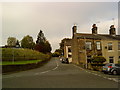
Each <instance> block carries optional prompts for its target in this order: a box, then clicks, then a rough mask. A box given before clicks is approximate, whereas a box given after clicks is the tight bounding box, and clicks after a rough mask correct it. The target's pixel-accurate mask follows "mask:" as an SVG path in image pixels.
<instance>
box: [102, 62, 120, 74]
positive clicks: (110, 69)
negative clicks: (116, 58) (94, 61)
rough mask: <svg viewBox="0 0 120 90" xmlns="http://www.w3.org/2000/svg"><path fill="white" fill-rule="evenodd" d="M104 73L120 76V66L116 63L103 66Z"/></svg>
mask: <svg viewBox="0 0 120 90" xmlns="http://www.w3.org/2000/svg"><path fill="white" fill-rule="evenodd" d="M102 71H103V72H104V73H108V74H114V75H116V74H120V64H114V63H108V64H106V65H105V66H103V70H102Z"/></svg>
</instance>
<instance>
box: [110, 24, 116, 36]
mask: <svg viewBox="0 0 120 90" xmlns="http://www.w3.org/2000/svg"><path fill="white" fill-rule="evenodd" d="M109 34H110V35H113V36H115V35H116V30H115V27H114V25H111V26H110V30H109Z"/></svg>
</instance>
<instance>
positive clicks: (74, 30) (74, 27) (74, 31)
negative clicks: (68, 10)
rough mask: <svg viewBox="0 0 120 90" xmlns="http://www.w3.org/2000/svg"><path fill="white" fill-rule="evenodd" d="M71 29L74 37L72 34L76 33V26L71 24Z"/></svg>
mask: <svg viewBox="0 0 120 90" xmlns="http://www.w3.org/2000/svg"><path fill="white" fill-rule="evenodd" d="M72 31H73V37H74V34H76V33H77V26H76V25H74V26H73V28H72Z"/></svg>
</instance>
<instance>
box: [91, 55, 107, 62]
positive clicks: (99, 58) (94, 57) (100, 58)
mask: <svg viewBox="0 0 120 90" xmlns="http://www.w3.org/2000/svg"><path fill="white" fill-rule="evenodd" d="M105 61H106V59H105V58H104V57H102V56H93V58H91V62H93V63H103V62H105Z"/></svg>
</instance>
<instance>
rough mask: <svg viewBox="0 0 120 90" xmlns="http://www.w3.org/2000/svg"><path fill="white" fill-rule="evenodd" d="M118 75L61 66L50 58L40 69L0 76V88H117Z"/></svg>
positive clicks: (57, 60) (68, 65) (57, 61)
mask: <svg viewBox="0 0 120 90" xmlns="http://www.w3.org/2000/svg"><path fill="white" fill-rule="evenodd" d="M118 77H119V76H118V75H116V76H114V75H107V74H103V73H102V72H97V71H92V70H87V69H83V68H81V67H79V66H76V65H74V64H63V63H61V62H60V60H59V58H52V59H51V60H50V61H49V62H48V63H47V64H45V65H44V66H42V67H40V68H36V69H32V70H27V71H21V72H17V73H11V74H8V75H2V78H1V79H2V88H119V81H118Z"/></svg>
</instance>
